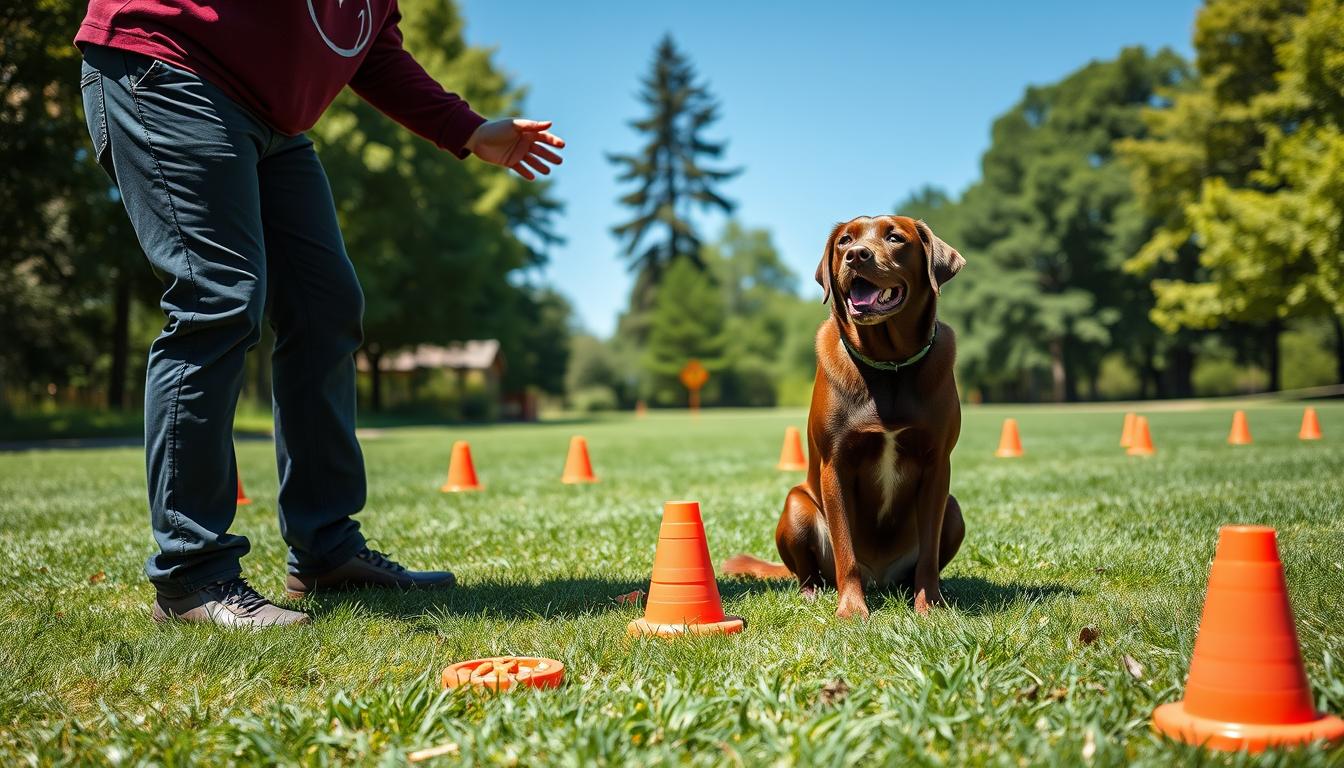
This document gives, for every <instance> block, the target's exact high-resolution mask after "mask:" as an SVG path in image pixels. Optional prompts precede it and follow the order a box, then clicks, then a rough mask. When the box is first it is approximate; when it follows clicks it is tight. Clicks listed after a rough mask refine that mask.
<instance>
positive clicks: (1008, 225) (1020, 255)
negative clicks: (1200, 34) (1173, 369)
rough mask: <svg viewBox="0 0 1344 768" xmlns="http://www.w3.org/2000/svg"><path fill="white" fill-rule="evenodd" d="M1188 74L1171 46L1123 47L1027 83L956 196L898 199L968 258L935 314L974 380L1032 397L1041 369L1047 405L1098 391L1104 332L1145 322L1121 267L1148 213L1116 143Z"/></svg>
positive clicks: (1109, 336)
mask: <svg viewBox="0 0 1344 768" xmlns="http://www.w3.org/2000/svg"><path fill="white" fill-rule="evenodd" d="M1187 76H1188V72H1187V67H1186V65H1185V63H1184V61H1182V60H1181V58H1180V57H1179V56H1177V55H1176V54H1175V53H1173V52H1171V51H1169V50H1162V51H1159V52H1157V53H1155V54H1151V55H1150V54H1148V53H1146V52H1145V51H1143V50H1142V49H1139V48H1129V49H1125V50H1124V51H1122V52H1121V53H1120V55H1119V56H1118V57H1117V58H1116V59H1114V60H1112V61H1094V62H1092V63H1090V64H1088V65H1086V66H1084V67H1082V68H1081V69H1079V70H1078V71H1076V72H1074V73H1072V74H1070V75H1068V76H1066V77H1065V78H1064V79H1063V80H1061V81H1059V82H1058V83H1054V84H1051V85H1046V86H1039V87H1030V88H1028V89H1027V91H1026V93H1025V95H1024V96H1023V98H1022V100H1021V101H1020V102H1019V103H1018V104H1017V105H1015V106H1014V107H1013V108H1012V109H1011V110H1009V111H1008V112H1007V113H1006V114H1004V115H1003V116H1001V117H1000V118H998V119H997V120H996V121H995V122H994V127H993V132H992V141H991V145H990V148H989V149H988V150H987V151H986V152H985V155H984V157H983V159H982V178H981V180H980V181H978V182H977V183H976V184H974V185H973V186H972V187H971V188H970V189H969V190H967V192H966V194H965V195H964V196H963V197H962V199H961V201H959V203H958V204H956V205H952V204H951V203H950V202H949V201H947V199H946V198H945V196H942V195H941V194H939V193H936V192H931V191H924V192H922V193H920V194H919V195H918V196H916V197H915V198H913V199H911V200H908V201H905V202H904V203H902V208H909V209H910V210H909V211H903V212H911V211H913V212H915V213H916V214H917V215H926V216H928V217H929V218H930V219H931V220H933V224H932V226H934V229H935V231H938V232H940V234H941V235H942V236H943V237H945V238H947V239H949V241H950V242H953V243H954V245H955V246H956V247H957V248H959V249H961V250H962V251H963V252H965V253H967V254H968V258H969V259H970V260H971V262H972V264H973V266H974V269H968V270H966V272H965V275H966V278H965V279H966V282H964V283H960V284H959V286H958V289H957V291H956V292H955V294H953V295H952V296H949V299H948V301H947V302H945V303H944V305H943V307H942V308H940V311H944V312H945V313H946V314H947V316H948V317H950V318H952V319H953V320H954V322H955V323H956V324H957V326H958V328H959V330H960V331H961V332H962V336H961V338H962V339H963V340H964V341H963V342H962V343H961V345H960V348H959V357H960V358H961V361H962V370H963V371H964V372H967V373H969V374H970V376H969V377H968V378H969V381H970V382H973V383H974V385H975V386H977V387H979V388H981V389H982V390H987V391H990V392H996V393H998V394H1001V395H1016V396H1026V397H1031V398H1033V399H1034V397H1035V392H1036V389H1037V386H1038V384H1037V377H1036V374H1037V372H1038V371H1042V370H1044V371H1047V372H1048V380H1049V382H1050V392H1051V397H1052V399H1054V400H1056V401H1063V400H1075V399H1077V398H1078V397H1079V382H1080V381H1085V382H1087V383H1088V384H1089V385H1090V393H1089V394H1091V395H1092V396H1096V380H1097V377H1098V371H1099V369H1100V365H1101V359H1102V357H1103V355H1104V354H1105V353H1106V352H1107V351H1109V350H1111V349H1112V348H1114V347H1115V346H1116V344H1117V342H1116V339H1117V338H1118V337H1124V338H1134V337H1136V336H1141V335H1143V334H1144V333H1145V332H1146V330H1147V329H1151V325H1149V324H1148V321H1147V319H1146V318H1144V317H1143V316H1142V314H1141V313H1136V312H1134V311H1133V308H1134V307H1135V306H1147V303H1148V302H1146V301H1144V297H1143V296H1142V295H1141V291H1142V284H1141V283H1140V282H1139V281H1137V280H1135V279H1134V278H1128V277H1126V276H1125V275H1124V274H1123V273H1122V272H1121V271H1120V264H1121V262H1122V260H1123V258H1124V257H1125V256H1127V255H1128V251H1127V250H1126V243H1127V242H1128V240H1131V239H1133V238H1134V237H1135V233H1138V234H1139V235H1141V236H1145V237H1146V234H1147V232H1148V231H1151V228H1152V227H1153V226H1154V224H1155V221H1153V220H1151V219H1150V218H1148V217H1146V216H1145V215H1144V212H1143V211H1141V210H1140V209H1139V208H1138V206H1137V205H1135V204H1134V203H1133V195H1134V193H1133V190H1132V187H1131V185H1130V178H1129V171H1128V170H1127V169H1126V168H1124V167H1123V166H1122V165H1121V164H1119V163H1117V162H1116V161H1115V152H1114V145H1115V142H1117V141H1118V140H1122V139H1126V138H1133V137H1139V136H1142V135H1144V133H1145V125H1144V123H1143V122H1142V120H1141V119H1140V111H1141V109H1142V108H1143V107H1144V106H1146V105H1148V104H1149V103H1150V102H1151V101H1152V100H1153V99H1154V98H1155V96H1156V93H1157V91H1158V89H1159V88H1162V87H1172V86H1175V85H1177V84H1179V83H1180V82H1182V81H1183V80H1184V79H1185V78H1186V77H1187ZM944 220H945V221H944ZM945 224H947V225H950V226H951V229H950V230H949V229H947V228H946V227H945V226H944V225H945Z"/></svg>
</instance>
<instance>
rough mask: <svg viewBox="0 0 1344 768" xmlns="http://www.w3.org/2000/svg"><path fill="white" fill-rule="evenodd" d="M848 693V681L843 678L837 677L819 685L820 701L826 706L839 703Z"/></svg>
mask: <svg viewBox="0 0 1344 768" xmlns="http://www.w3.org/2000/svg"><path fill="white" fill-rule="evenodd" d="M848 695H849V683H846V682H845V678H843V677H837V678H835V679H834V680H832V681H830V682H829V683H827V684H825V685H823V686H821V703H822V704H825V705H826V706H831V705H833V704H839V703H840V702H842V701H844V700H845V697H846V696H848Z"/></svg>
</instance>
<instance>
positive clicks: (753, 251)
mask: <svg viewBox="0 0 1344 768" xmlns="http://www.w3.org/2000/svg"><path fill="white" fill-rule="evenodd" d="M704 261H705V265H706V267H708V269H709V274H710V275H712V276H713V278H714V281H715V283H716V284H717V285H718V287H719V291H720V295H721V296H722V301H723V306H724V313H725V322H724V339H725V345H724V355H725V359H724V365H723V369H722V371H721V372H720V374H719V377H718V381H717V393H718V399H719V402H720V403H722V404H725V405H748V406H766V405H774V404H775V403H776V402H777V401H778V399H779V394H780V393H779V389H780V386H781V382H783V381H785V380H786V379H788V378H790V377H801V376H803V375H805V374H803V373H802V372H800V371H799V370H798V369H799V368H800V367H801V368H806V369H810V368H811V362H810V358H812V356H813V352H812V343H811V342H812V336H813V335H814V333H815V330H816V323H817V321H818V320H819V319H820V317H821V316H823V314H824V313H822V312H820V311H819V310H818V306H817V305H815V304H813V303H812V302H803V301H802V300H800V299H799V298H798V297H797V295H796V293H795V292H796V291H797V286H798V276H797V275H796V274H794V272H793V270H791V269H789V267H788V265H787V264H785V263H784V260H783V259H782V258H781V257H780V255H779V251H778V250H776V249H775V245H774V243H772V242H771V240H770V233H769V232H768V231H767V230H764V229H748V228H746V227H743V226H742V225H741V224H739V223H738V222H737V221H731V220H730V221H729V222H728V223H727V224H726V225H725V226H724V228H723V233H722V234H721V235H720V236H719V238H718V240H717V241H716V242H714V243H712V244H710V245H707V246H705V249H704ZM800 308H801V309H802V311H803V312H804V313H805V314H806V315H807V317H808V318H809V319H808V321H807V322H806V323H805V325H804V328H803V329H802V334H803V336H804V337H805V338H804V339H802V342H803V345H804V346H805V347H806V350H805V352H806V355H805V361H804V363H803V365H802V366H799V365H797V356H796V355H791V354H790V353H791V352H793V351H795V350H796V347H797V346H798V345H797V343H796V342H797V341H798V339H797V338H796V330H797V325H796V324H791V322H790V321H791V319H792V316H793V315H794V314H796V313H797V312H798V310H799V309H800ZM809 326H810V327H809ZM811 372H812V371H811V370H807V371H806V373H811Z"/></svg>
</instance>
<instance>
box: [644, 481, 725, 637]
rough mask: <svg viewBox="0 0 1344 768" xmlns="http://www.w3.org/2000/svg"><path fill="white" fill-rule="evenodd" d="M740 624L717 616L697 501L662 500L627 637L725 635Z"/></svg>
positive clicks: (720, 612)
mask: <svg viewBox="0 0 1344 768" xmlns="http://www.w3.org/2000/svg"><path fill="white" fill-rule="evenodd" d="M745 625H746V622H745V621H743V620H742V619H740V618H738V617H736V616H725V615H724V614H723V604H722V602H721V601H720V599H719V585H718V583H717V582H716V581H714V564H713V563H712V562H710V559H709V543H708V542H707V541H705V524H704V522H703V521H702V520H701V519H700V503H699V502H696V501H669V502H667V503H666V504H664V505H663V525H662V528H661V529H660V530H659V531H658V550H657V552H656V553H655V554H654V556H653V578H652V580H651V581H650V582H649V596H648V598H647V599H646V601H645V609H644V618H642V619H635V620H634V621H632V622H630V626H629V627H628V628H627V629H628V631H629V633H630V634H631V635H639V636H647V635H659V636H661V637H674V636H676V635H683V634H695V635H706V634H725V635H730V634H733V633H734V632H741V631H742V627H744V626H745Z"/></svg>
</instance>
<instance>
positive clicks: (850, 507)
mask: <svg viewBox="0 0 1344 768" xmlns="http://www.w3.org/2000/svg"><path fill="white" fill-rule="evenodd" d="M965 263H966V261H965V260H964V259H963V258H962V257H961V254H959V253H957V251H956V250H955V249H954V248H952V247H950V246H949V245H948V244H947V243H944V242H943V241H942V240H940V239H938V238H937V237H936V236H935V235H934V234H933V232H932V231H931V230H930V229H929V227H928V225H927V224H925V223H924V222H922V221H915V220H914V219H911V218H909V217H906V216H876V217H867V216H863V217H860V218H857V219H854V220H852V221H848V222H845V223H844V224H839V225H837V226H836V227H835V229H834V230H832V232H831V236H830V238H829V239H828V240H827V242H826V251H825V252H824V253H823V254H822V258H821V263H820V264H819V265H818V266H817V282H818V283H821V286H822V289H823V291H824V295H823V297H822V301H823V302H825V301H826V300H827V299H829V298H831V297H832V296H834V301H833V303H832V306H831V316H830V318H828V319H827V320H825V321H824V322H823V323H822V324H821V328H820V329H819V330H818V331H817V379H816V383H815V384H814V385H813V388H812V409H811V411H810V413H809V414H808V419H807V442H808V469H807V479H806V480H805V481H803V482H802V483H800V484H799V485H796V486H794V488H793V490H791V491H789V495H788V497H787V498H786V499H785V500H784V513H783V514H782V515H780V518H779V526H778V527H777V528H776V529H775V544H776V545H777V546H778V547H779V554H780V556H781V557H782V558H783V559H784V562H783V564H775V563H768V562H766V561H764V560H761V559H759V558H756V557H752V556H750V555H745V554H744V555H737V556H735V557H732V558H729V559H728V561H727V562H726V563H724V567H723V570H724V572H725V573H729V574H737V575H747V576H755V577H757V578H787V577H788V576H789V575H790V574H792V575H793V576H796V577H797V578H798V583H799V586H800V587H801V588H802V590H803V592H804V595H805V596H807V597H812V596H814V595H815V594H816V589H817V587H819V586H821V585H822V584H825V583H832V584H834V585H835V587H836V589H837V590H838V592H839V608H838V609H837V610H836V612H835V615H836V616H839V617H842V618H844V617H848V616H861V617H867V616H868V606H867V603H866V602H865V601H864V593H863V590H864V586H865V585H873V586H877V587H891V586H895V585H903V586H908V587H909V588H911V589H912V590H913V592H914V596H915V610H916V611H918V612H920V613H925V612H927V611H928V609H929V606H930V605H936V604H938V603H940V602H941V601H942V593H941V592H940V591H939V586H938V574H939V572H940V571H941V570H942V569H943V567H944V566H946V565H947V563H948V561H950V560H951V559H952V557H953V556H954V555H955V554H956V553H957V549H958V548H959V547H960V546H961V540H962V537H963V536H964V535H965V531H966V529H965V525H964V523H963V521H962V517H961V507H959V506H958V505H957V500H956V499H955V498H953V497H952V496H949V495H948V483H949V480H950V476H951V465H950V463H949V456H950V454H951V453H952V448H953V446H955V445H956V444H957V437H958V435H959V434H960V432H961V405H960V403H959V402H958V400H957V387H956V383H955V382H954V380H953V377H952V364H953V361H954V359H955V358H956V337H955V335H954V334H953V333H952V329H951V328H950V327H949V326H947V325H945V324H943V323H941V322H939V321H938V312H937V309H938V294H939V292H940V288H941V286H942V284H943V283H945V282H947V281H948V280H951V279H952V277H953V276H954V275H956V274H957V272H958V271H959V270H960V269H961V268H962V266H963V265H964V264H965ZM832 577H833V578H832Z"/></svg>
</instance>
